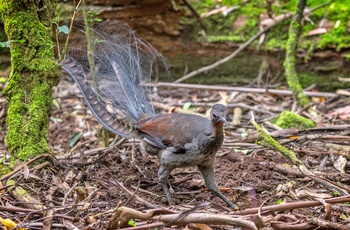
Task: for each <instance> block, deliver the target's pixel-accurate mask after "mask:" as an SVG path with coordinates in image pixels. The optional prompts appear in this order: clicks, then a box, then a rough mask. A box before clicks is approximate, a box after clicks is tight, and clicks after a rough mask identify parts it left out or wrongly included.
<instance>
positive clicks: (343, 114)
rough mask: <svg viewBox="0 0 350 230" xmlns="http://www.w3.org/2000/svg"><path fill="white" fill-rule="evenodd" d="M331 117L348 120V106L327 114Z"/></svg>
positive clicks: (349, 117)
mask: <svg viewBox="0 0 350 230" xmlns="http://www.w3.org/2000/svg"><path fill="white" fill-rule="evenodd" d="M329 115H331V116H338V117H339V118H340V119H344V120H350V105H348V106H344V107H342V108H338V109H337V110H336V111H334V112H332V113H329Z"/></svg>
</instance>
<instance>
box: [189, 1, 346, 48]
mask: <svg viewBox="0 0 350 230" xmlns="http://www.w3.org/2000/svg"><path fill="white" fill-rule="evenodd" d="M297 2H298V1H297V0H282V1H278V4H277V3H276V1H275V2H274V3H273V4H272V5H271V10H272V15H273V16H274V17H276V16H278V15H281V14H284V13H288V12H291V13H294V12H295V11H296V5H297ZM324 2H326V1H319V0H308V1H307V8H308V9H311V8H314V7H316V6H318V5H320V4H322V3H324ZM191 4H192V5H193V6H194V7H195V9H196V10H197V12H198V13H199V14H203V13H205V12H208V11H210V10H214V9H215V8H218V7H221V6H227V7H233V6H238V7H239V8H238V9H237V10H235V11H233V12H231V13H229V14H228V15H227V16H226V17H225V16H223V15H222V14H221V13H217V14H214V15H211V16H209V17H206V18H204V19H203V20H204V22H205V24H206V26H207V28H208V34H209V35H210V37H209V42H218V41H230V42H235V43H243V42H245V41H247V40H248V39H249V38H250V37H252V36H253V35H254V34H256V33H258V31H259V28H258V25H259V22H260V21H261V20H262V18H267V17H268V16H267V15H268V13H267V12H268V10H267V5H266V1H261V0H251V1H241V0H223V1H221V2H219V3H218V2H215V1H213V0H205V1H193V2H191ZM308 18H309V19H310V20H308ZM308 18H304V20H303V23H304V24H303V31H302V39H301V40H300V42H299V47H302V48H303V49H305V50H307V52H308V54H311V51H312V50H313V49H314V48H319V49H323V48H325V47H332V48H335V49H336V50H337V51H340V50H342V49H345V48H349V47H350V36H349V30H350V23H349V22H350V0H342V1H334V2H333V3H331V4H329V5H327V6H325V7H322V8H319V9H317V10H316V11H313V12H312V13H311V14H310V15H308ZM238 21H239V23H237V22H238ZM322 22H325V24H324V25H323V26H324V27H325V28H326V29H327V33H325V34H321V35H316V36H313V37H310V36H307V34H308V33H309V32H310V31H311V30H313V29H316V28H318V27H320V26H321V27H322V25H320V24H322ZM289 23H290V20H285V21H284V22H282V23H281V24H280V25H277V26H275V27H274V28H272V29H271V30H270V31H269V32H268V33H267V34H266V39H265V41H264V43H263V45H262V47H261V48H263V49H267V50H271V49H276V48H277V49H284V47H285V43H286V41H287V36H288V33H287V31H288V27H289ZM233 25H236V27H235V26H233ZM237 25H239V26H238V27H237ZM310 41H311V42H310ZM253 44H257V42H255V43H253Z"/></svg>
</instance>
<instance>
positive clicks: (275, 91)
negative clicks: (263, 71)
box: [155, 82, 338, 98]
mask: <svg viewBox="0 0 350 230" xmlns="http://www.w3.org/2000/svg"><path fill="white" fill-rule="evenodd" d="M155 86H163V87H174V88H188V89H203V90H220V91H238V92H249V93H266V89H258V88H249V87H232V86H224V85H198V84H185V83H171V82H157V83H156V84H155ZM268 92H269V93H272V94H276V95H286V96H291V95H293V93H292V91H290V90H280V89H268ZM304 94H305V95H307V96H309V97H325V98H332V97H336V96H338V95H337V94H336V93H328V92H310V91H304Z"/></svg>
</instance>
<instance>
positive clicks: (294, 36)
mask: <svg viewBox="0 0 350 230" xmlns="http://www.w3.org/2000/svg"><path fill="white" fill-rule="evenodd" d="M306 2H307V0H299V1H298V6H297V12H296V14H295V15H294V17H293V20H292V22H291V23H290V27H289V33H288V41H287V44H286V59H285V61H284V68H285V75H286V79H287V83H288V86H289V89H290V90H291V91H292V92H293V95H294V97H295V98H296V99H297V100H298V103H299V104H300V105H302V106H306V105H307V104H309V99H308V98H307V97H306V96H305V94H304V93H303V88H302V87H301V85H300V83H299V78H298V75H297V72H296V70H295V63H296V50H297V47H298V41H299V37H300V33H301V28H302V25H301V20H302V18H303V12H304V9H305V6H306Z"/></svg>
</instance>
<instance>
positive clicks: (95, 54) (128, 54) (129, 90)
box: [62, 25, 167, 137]
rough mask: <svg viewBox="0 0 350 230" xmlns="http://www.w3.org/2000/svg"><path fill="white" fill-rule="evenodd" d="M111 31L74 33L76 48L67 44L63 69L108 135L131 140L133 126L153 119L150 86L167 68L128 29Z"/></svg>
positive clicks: (91, 29) (76, 29) (79, 29)
mask: <svg viewBox="0 0 350 230" xmlns="http://www.w3.org/2000/svg"><path fill="white" fill-rule="evenodd" d="M112 31H113V32H111V33H106V32H102V31H100V30H98V29H93V28H88V29H87V30H86V28H84V27H83V26H81V27H75V28H74V30H72V31H71V36H74V40H75V41H76V42H75V43H74V44H69V47H68V51H67V56H66V59H65V61H64V63H63V65H62V69H63V70H64V72H66V73H68V74H69V75H70V76H71V77H72V78H73V79H74V80H75V81H76V82H77V84H78V85H79V88H80V90H81V92H82V94H83V96H84V98H85V101H86V103H87V104H88V106H89V108H90V109H91V111H92V113H93V114H94V115H95V117H96V118H97V120H98V121H99V122H100V123H101V124H102V125H103V126H104V127H105V128H106V129H108V130H109V131H111V132H113V133H115V134H118V135H122V136H126V137H131V136H135V134H136V133H135V131H134V130H133V123H134V122H135V121H138V120H140V119H141V118H142V117H143V116H150V115H153V114H154V113H155V112H154V109H153V107H152V104H151V98H150V96H151V92H150V86H149V84H148V83H150V80H151V76H152V74H153V73H155V72H157V71H154V70H155V68H161V69H162V70H164V71H167V65H166V61H165V59H164V58H163V57H162V55H161V54H160V53H158V52H157V51H156V50H155V49H154V48H153V47H152V46H151V45H150V44H149V43H147V42H146V41H144V40H142V39H140V38H139V37H137V36H136V35H135V34H134V32H133V31H132V30H131V28H130V27H128V26H127V25H118V27H117V28H113V30H112ZM79 35H80V36H79ZM77 37H78V38H77ZM155 63H157V65H155Z"/></svg>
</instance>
